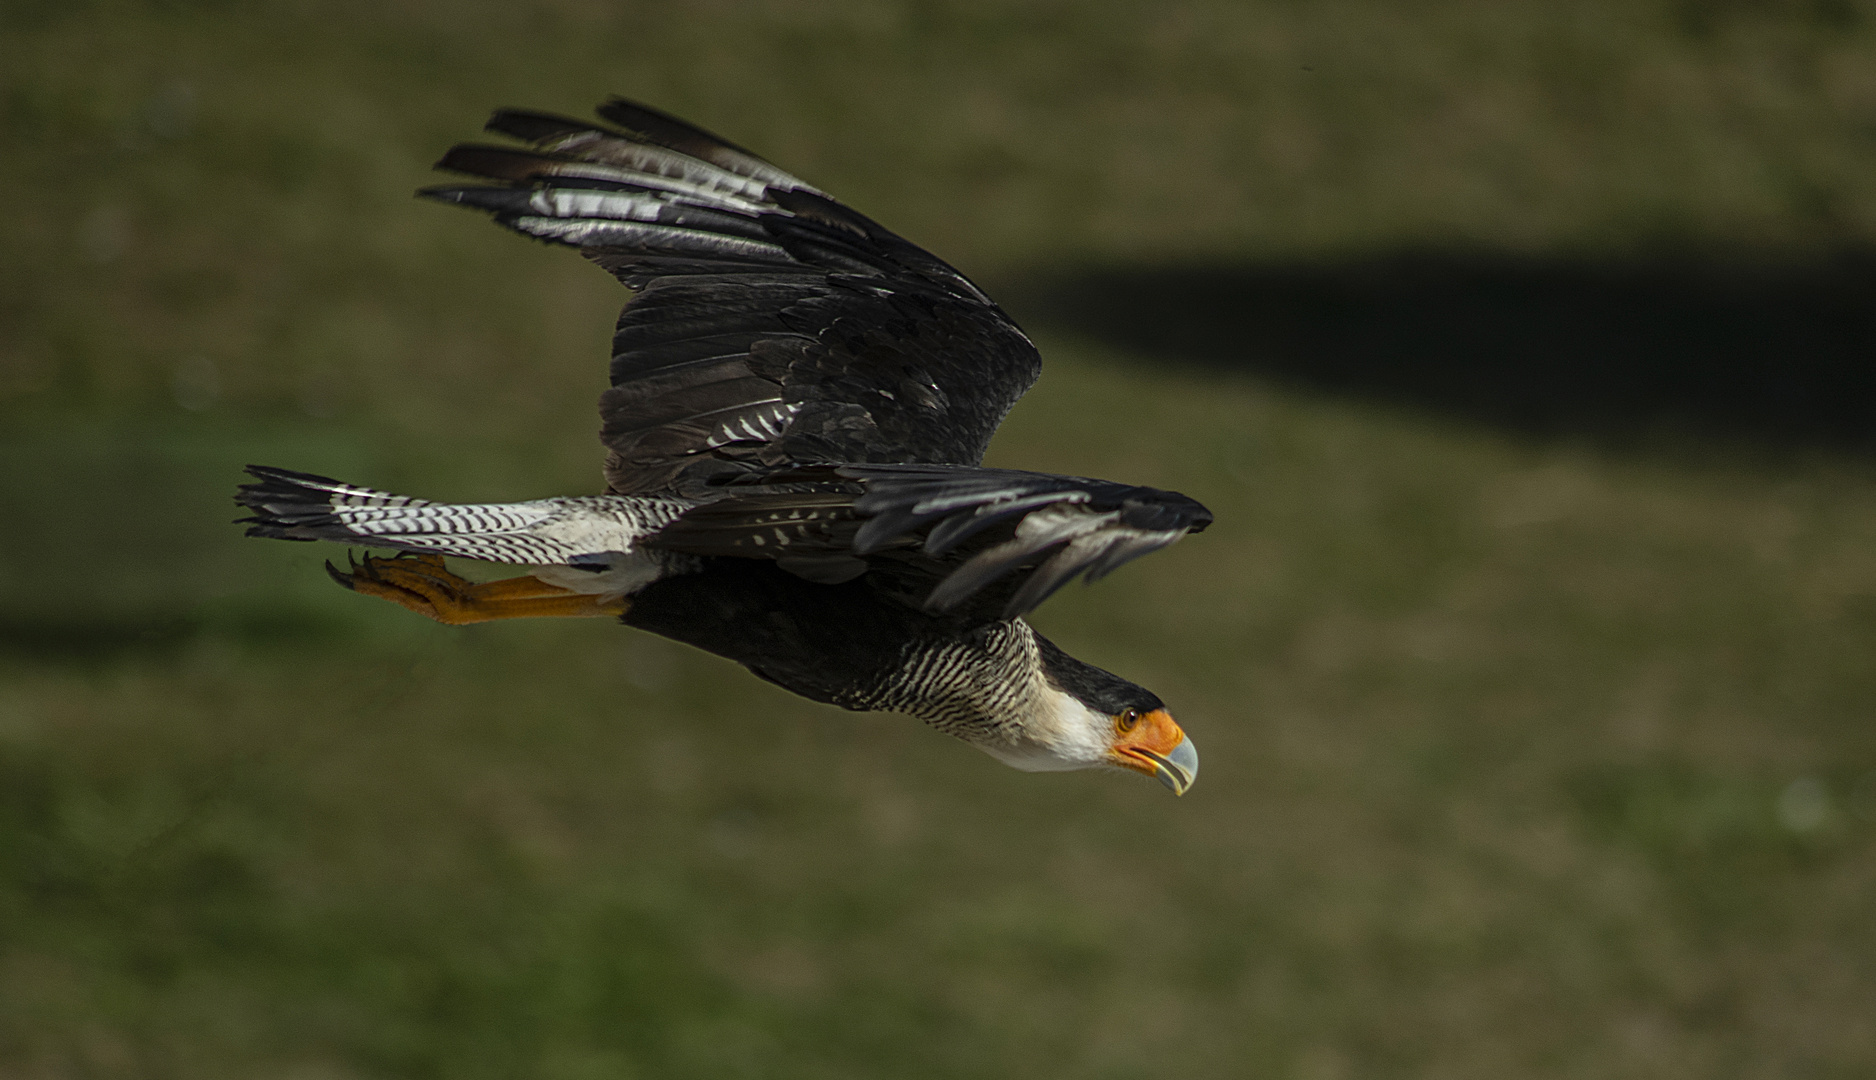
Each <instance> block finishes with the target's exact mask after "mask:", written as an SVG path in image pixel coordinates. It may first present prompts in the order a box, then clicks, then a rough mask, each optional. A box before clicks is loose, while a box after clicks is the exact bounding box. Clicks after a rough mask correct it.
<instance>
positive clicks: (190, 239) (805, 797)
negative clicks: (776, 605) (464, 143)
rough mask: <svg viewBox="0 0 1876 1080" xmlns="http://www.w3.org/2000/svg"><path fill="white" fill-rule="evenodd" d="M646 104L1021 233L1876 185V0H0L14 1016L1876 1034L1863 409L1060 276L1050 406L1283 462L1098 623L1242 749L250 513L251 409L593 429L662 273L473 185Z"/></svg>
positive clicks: (434, 433) (923, 1032)
mask: <svg viewBox="0 0 1876 1080" xmlns="http://www.w3.org/2000/svg"><path fill="white" fill-rule="evenodd" d="M611 92H619V93H625V94H629V95H632V96H635V97H638V98H641V99H644V100H647V101H650V102H653V103H656V104H658V105H660V106H662V107H664V108H667V109H670V110H672V111H675V112H678V113H679V114H681V115H684V116H687V117H690V118H693V119H695V120H696V121H698V122H700V123H702V124H704V125H705V126H708V127H711V128H713V129H715V130H718V131H720V132H722V133H723V134H724V135H726V136H727V137H729V138H731V139H733V140H735V141H737V142H740V143H742V144H744V145H747V146H750V147H751V148H752V149H754V150H755V151H757V152H758V153H762V154H764V155H766V156H768V157H770V158H772V159H773V160H775V161H777V162H778V163H780V164H781V165H783V166H784V167H786V168H788V169H791V170H793V171H795V172H797V173H799V174H800V175H802V176H804V177H806V178H807V179H809V180H810V181H811V182H813V183H815V184H817V185H820V186H822V187H824V188H826V189H827V190H830V191H832V192H835V193H836V194H838V195H840V196H842V197H843V198H845V199H847V200H848V201H850V202H852V203H853V204H854V205H855V206H857V207H858V208H860V209H861V210H863V211H864V212H867V213H869V214H871V215H873V216H875V217H877V218H879V219H881V220H882V221H884V222H886V223H887V224H888V225H890V226H892V227H895V228H897V229H899V230H901V231H902V232H904V233H905V234H906V235H907V236H909V237H911V238H912V239H914V240H916V241H919V242H922V243H925V244H927V245H928V246H930V247H932V248H933V249H934V250H936V251H937V252H939V253H940V254H941V255H943V256H944V257H946V258H947V259H949V260H951V261H953V262H955V263H956V264H958V265H959V266H961V267H962V268H964V269H965V270H966V271H967V272H969V273H972V274H973V275H975V276H977V277H978V278H979V279H980V280H983V281H985V282H987V283H990V284H992V285H995V284H997V283H999V282H1007V283H1011V284H1012V285H1013V286H1015V285H1020V284H1021V283H1022V282H1023V281H1024V280H1027V279H1028V278H1029V277H1033V276H1034V275H1036V274H1039V273H1045V272H1047V271H1049V270H1050V268H1055V267H1064V268H1073V267H1077V266H1081V265H1086V264H1089V263H1095V262H1101V263H1107V264H1112V263H1114V262H1116V261H1122V260H1140V261H1141V262H1143V263H1151V262H1154V261H1156V260H1160V261H1163V260H1191V259H1198V260H1204V259H1212V260H1224V261H1241V262H1256V261H1258V260H1288V261H1292V262H1294V261H1298V260H1301V261H1304V262H1307V261H1309V260H1331V259H1337V258H1343V257H1363V256H1367V255H1371V254H1379V255H1385V254H1387V253H1389V252H1392V251H1396V250H1412V249H1421V248H1428V247H1434V248H1455V249H1463V250H1478V251H1488V252H1502V253H1511V254H1516V255H1518V256H1520V257H1528V258H1535V259H1543V258H1552V257H1555V258H1570V259H1577V260H1582V259H1592V260H1593V259H1612V260H1620V259H1625V258H1634V257H1638V256H1647V255H1650V254H1651V253H1655V252H1658V251H1663V250H1674V251H1683V250H1688V249H1690V248H1703V247H1710V248H1714V249H1725V250H1728V251H1731V252H1735V253H1737V252H1746V253H1748V254H1749V255H1751V256H1752V257H1754V258H1763V259H1765V260H1768V261H1783V262H1788V263H1789V262H1797V263H1803V262H1804V261H1806V260H1815V259H1822V258H1826V257H1829V256H1830V255H1832V254H1833V253H1834V252H1838V251H1841V250H1844V249H1856V248H1867V247H1868V246H1869V245H1872V244H1876V7H1872V6H1871V5H1870V4H1869V3H1867V2H1862V0H1724V2H1721V0H1712V2H1700V0H1675V2H1668V0H1650V2H1640V3H1633V2H1632V3H1615V2H1610V0H1593V2H1589V3H1582V4H1566V3H1548V4H1546V3H1536V2H1520V0H1491V2H1486V0H1479V2H1466V0H1444V2H1431V3H1421V4H1389V3H1384V2H1380V0H1321V2H1313V3H1308V4H1304V3H1296V2H1289V0H1281V2H1278V0H1272V2H1266V3H1258V4H1231V3H1225V2H1216V3H1167V4H1154V5H1145V4H1141V5H1118V4H1115V5H1102V4H1072V5H1071V4H1047V3H1034V4H1022V5H1003V4H993V3H988V2H985V3H946V2H929V3H918V4H907V5H886V4H869V3H825V4H790V3H780V2H775V3H757V4H748V5H740V4H714V3H711V4H704V3H697V4H668V5H654V4H624V3H599V2H593V0H532V2H529V0H509V2H504V3H460V4H429V3H421V2H418V0H380V2H377V3H371V4H365V3H344V2H317V0H304V2H289V0H278V2H258V0H257V2H254V3H235V2H224V3H211V2H200V3H191V2H187V0H167V2H161V3H155V2H153V3H150V4H147V5H137V4H130V3H112V2H105V0H96V2H86V0H60V2H52V0H7V2H5V3H4V4H0V195H4V198H3V199H0V207H4V208H3V209H0V252H3V253H4V258H0V462H3V463H4V468H0V511H4V514H5V518H6V521H5V524H4V527H0V1077H6V1078H9V1080H11V1078H15V1077H17V1078H20V1080H55V1078H56V1080H65V1078H107V1077H108V1078H117V1077H125V1078H152V1080H155V1078H179V1080H180V1078H190V1080H194V1078H219V1077H253V1076H275V1077H285V1078H292V1080H340V1078H351V1077H361V1078H363V1077H370V1078H376V1077H464V1078H484V1077H486V1078H536V1077H538V1078H543V1080H581V1078H601V1077H605V1078H613V1077H711V1078H718V1077H797V1076H799V1077H841V1076H851V1077H876V1076H892V1077H901V1076H903V1077H1087V1078H1101V1080H1120V1078H1132V1077H1140V1078H1145V1077H1162V1076H1193V1077H1283V1078H1291V1077H1294V1078H1298V1080H1340V1078H1358V1077H1441V1078H1451V1077H1462V1078H1463V1077H1474V1078H1481V1080H1484V1078H1492V1080H1499V1078H1504V1077H1634V1078H1648V1080H1672V1078H1681V1077H1686V1078H1695V1077H1700V1078H1706V1077H1755V1078H1756V1077H1766V1078H1772V1077H1844V1078H1849V1077H1860V1076H1869V1075H1872V1074H1873V1073H1876V918H1872V916H1876V722H1873V721H1876V475H1873V472H1872V469H1871V467H1870V462H1869V459H1868V458H1867V457H1856V456H1847V455H1837V456H1833V455H1831V454H1828V453H1824V452H1821V451H1791V452H1785V451H1779V450H1776V449H1767V448H1765V447H1761V446H1757V445H1754V444H1749V443H1748V444H1737V443H1728V442H1726V441H1724V440H1719V441H1708V442H1684V443H1676V442H1672V441H1669V442H1665V443H1663V442H1658V441H1657V442H1649V441H1647V440H1643V442H1644V444H1645V445H1642V446H1640V447H1639V448H1638V447H1634V446H1630V447H1628V448H1620V447H1612V446H1610V445H1607V444H1605V443H1602V442H1598V441H1593V440H1586V439H1574V438H1569V437H1549V438H1537V437H1531V436H1528V435H1520V434H1517V433H1515V432H1511V431H1507V430H1500V429H1494V428H1490V427H1486V426H1481V425H1477V424H1471V423H1467V422H1463V421H1458V420H1454V419H1451V418H1448V417H1443V416H1441V415H1439V414H1435V413H1428V412H1420V411H1413V410H1407V409H1399V408H1391V407H1388V406H1385V405H1380V404H1375V403H1373V402H1366V403H1364V402H1361V401H1353V400H1349V399H1345V398H1340V397H1334V396H1328V395H1322V394H1313V393H1305V392H1302V391H1298V390H1295V389H1286V388H1284V387H1283V386H1280V385H1277V384H1273V383H1267V382H1263V381H1259V380H1257V379H1254V378H1252V377H1249V376H1245V375H1242V374H1230V373H1224V372H1210V373H1208V372H1204V371H1199V370H1194V369H1192V368H1189V367H1178V366H1174V365H1172V364H1170V363H1168V362H1165V361H1164V360H1163V359H1162V358H1160V357H1157V356H1155V355H1151V354H1150V353H1146V352H1142V353H1139V354H1134V353H1129V352H1125V351H1122V350H1119V349H1116V348H1114V347H1112V346H1110V345H1103V344H1101V343H1099V342H1098V341H1096V340H1095V339H1093V338H1091V337H1087V336H1077V335H1076V334H1075V333H1074V332H1073V331H1072V328H1050V327H1038V328H1037V329H1038V337H1039V339H1040V341H1041V344H1042V345H1043V348H1044V353H1045V356H1046V357H1047V361H1048V367H1047V374H1046V375H1045V377H1044V379H1043V381H1042V382H1041V383H1040V384H1039V385H1038V387H1037V388H1036V390H1035V391H1033V392H1032V393H1031V395H1030V396H1029V397H1028V398H1027V399H1025V401H1024V402H1023V404H1021V405H1020V406H1019V407H1018V408H1017V409H1016V411H1015V412H1014V413H1013V414H1012V416H1011V418H1010V421H1009V423H1008V425H1007V426H1006V427H1005V429H1004V431H1003V433H1002V434H1001V435H1000V436H999V440H998V442H997V444H996V446H995V448H994V449H993V451H992V459H993V461H994V462H996V463H1002V464H1010V465H1020V466H1023V467H1029V468H1037V469H1046V470H1058V471H1063V472H1070V473H1078V474H1085V475H1093V476H1108V477H1113V478H1116V479H1123V480H1127V481H1131V482H1135V483H1145V484H1153V485H1157V486H1162V487H1168V488H1174V489H1177V490H1182V491H1185V492H1187V493H1190V494H1192V495H1194V496H1196V497H1198V498H1200V499H1202V500H1203V501H1205V502H1206V503H1208V504H1209V505H1210V506H1211V507H1212V508H1213V509H1214V511H1215V512H1216V513H1217V516H1218V524H1217V525H1216V526H1215V527H1213V529H1212V530H1210V531H1209V532H1207V533H1206V534H1205V535H1203V536H1201V537H1198V538H1194V539H1193V540H1190V541H1188V542H1186V543H1183V544H1181V545H1179V546H1177V547H1175V548H1174V549H1172V550H1171V551H1169V552H1167V553H1165V554H1162V555H1158V556H1155V557H1154V558H1152V559H1149V560H1144V561H1142V562H1140V563H1137V564H1134V565H1132V566H1130V567H1128V568H1127V569H1126V570H1124V571H1122V572H1121V573H1120V574H1118V575H1117V576H1115V577H1114V578H1112V579H1110V580H1108V581H1106V582H1103V583H1102V584H1101V585H1100V586H1099V587H1098V588H1095V589H1088V590H1081V589H1073V590H1069V591H1068V592H1066V593H1064V594H1063V595H1062V596H1061V597H1059V598H1058V599H1056V600H1054V601H1052V602H1051V603H1050V605H1049V606H1047V607H1046V608H1044V609H1043V611H1042V612H1041V613H1040V614H1039V615H1038V617H1037V619H1036V622H1037V624H1038V625H1039V626H1040V627H1041V628H1042V629H1043V630H1044V631H1046V632H1047V633H1049V634H1050V635H1051V636H1053V637H1055V638H1056V639H1057V640H1058V641H1060V642H1061V643H1062V644H1063V645H1064V646H1065V647H1067V648H1069V649H1070V650H1071V651H1073V652H1075V653H1077V654H1078V655H1080V656H1083V657H1085V658H1087V659H1088V660H1090V661H1093V662H1096V663H1099V664H1102V665H1104V666H1107V667H1111V668H1113V669H1115V670H1117V671H1120V672H1122V673H1125V674H1127V675H1129V676H1131V677H1133V678H1135V679H1136V680H1138V681H1140V682H1143V683H1145V684H1147V685H1149V686H1151V687H1152V688H1153V689H1155V690H1156V691H1157V692H1158V693H1160V694H1161V695H1162V696H1163V697H1165V698H1166V699H1167V700H1168V701H1169V702H1171V703H1172V706H1173V708H1174V710H1175V712H1176V714H1177V715H1178V716H1179V717H1180V718H1181V720H1182V721H1183V722H1184V724H1185V726H1186V727H1187V729H1188V730H1189V731H1190V732H1192V734H1193V736H1194V738H1195V740H1196V741H1197V743H1198V744H1199V745H1200V747H1201V748H1202V749H1203V753H1204V762H1205V769H1204V776H1203V778H1202V780H1201V781H1200V783H1199V784H1198V785H1197V786H1196V787H1195V788H1194V790H1193V792H1192V793H1191V794H1190V795H1189V796H1187V797H1185V798H1184V799H1181V800H1176V801H1175V800H1173V799H1171V798H1170V797H1168V796H1167V794H1166V793H1165V792H1164V791H1163V790H1161V789H1160V788H1159V787H1158V786H1157V785H1154V784H1151V783H1149V782H1146V781H1143V780H1141V779H1139V778H1133V777H1123V776H1118V775H1094V774H1074V775H1045V776H1030V775H1023V774H1019V773H1016V772H1014V771H1011V770H1008V769H1005V768H1003V767H1001V766H999V765H997V764H995V763H994V762H992V761H991V760H990V759H988V758H985V757H983V756H981V755H979V754H977V753H976V752H975V751H972V750H970V749H968V748H967V747H965V746H963V745H962V744H959V743H957V742H955V741H953V740H949V739H946V738H944V737H942V736H940V735H937V734H935V733H932V732H930V731H927V730H925V729H923V728H921V727H920V726H919V725H918V724H916V723H915V722H912V721H908V720H904V719H902V718H896V717H890V716H855V715H851V714H846V713H842V712H839V711H837V710H832V709H827V708H822V707H819V706H815V705H812V704H810V703H807V702H804V701H801V700H798V699H795V698H792V697H790V696H787V695H785V694H783V693H781V692H780V691H778V690H775V689H773V688H771V687H769V686H767V685H765V684H763V683H760V682H759V681H757V680H756V679H754V678H753V677H750V676H748V675H746V674H744V673H743V672H741V671H740V669H737V668H735V667H734V666H733V665H729V664H727V663H723V662H720V661H717V660H715V659H713V658H710V657H706V656H702V655H700V654H696V653H694V652H690V651H687V650H685V649H683V648H681V647H679V646H676V645H672V644H670V643H667V642H663V641H660V640H657V639H653V638H649V637H647V636H644V635H640V634H636V633H634V632H628V631H625V630H621V629H617V628H612V627H608V626H607V625H605V624H604V623H601V622H597V621H590V622H587V621H583V622H568V623H564V624H556V623H541V624H525V623H518V624H494V625H489V626H482V627H471V628H466V629H453V630H452V629H447V628H442V627H438V626H434V625H432V624H429V623H426V622H423V621H422V620H418V619H416V618H414V617H411V616H408V615H406V614H405V613H403V612H400V611H396V610H392V609H390V608H389V606H388V605H382V604H377V603H373V602H371V601H368V600H366V599H363V598H360V597H357V596H354V595H351V594H348V593H344V592H342V591H341V590H339V589H336V588H334V587H333V586H332V585H331V584H330V583H329V582H328V581H327V580H326V579H325V576H324V574H323V573H322V572H321V571H320V569H319V564H320V561H321V559H323V558H326V557H330V556H333V555H336V554H337V551H336V549H332V550H313V549H312V547H311V546H305V545H287V544H263V543H259V542H253V541H244V540H243V539H242V538H241V537H240V535H239V530H238V529H237V528H235V527H233V526H231V525H230V524H228V522H229V520H230V519H231V518H233V517H234V516H235V513H234V508H233V507H232V505H231V503H230V502H229V498H228V496H229V493H230V491H231V489H232V487H233V485H234V484H235V483H236V482H237V481H238V479H239V473H238V469H239V466H240V465H242V464H244V463H247V462H250V461H258V462H265V463H271V464H279V465H285V466H288V467H293V468H301V469H308V470H313V471H319V472H325V473H329V474H332V475H337V476H341V477H345V478H347V479H351V480H356V481H359V482H362V483H368V484H373V485H376V486H380V487H387V488H392V489H396V490H400V491H408V492H410V493H412V494H419V495H424V496H427V497H431V498H442V499H476V500H482V499H500V498H520V497H531V496H536V495H542V494H550V493H572V492H586V491H591V490H593V489H594V488H595V486H596V484H597V482H598V476H597V454H596V441H595V438H594V427H595V421H594V415H593V401H594V398H595V396H596V393H597V390H598V389H599V387H600V384H601V381H602V378H603V372H604V357H605V355H606V352H607V350H606V343H607V339H608V335H609V331H610V326H611V322H612V319H613V317H614V315H615V313H616V308H617V305H618V303H619V301H620V299H621V293H620V292H619V290H618V289H617V287H616V286H615V285H614V284H613V283H612V282H611V281H610V280H609V279H608V278H606V276H605V275H603V274H602V273H600V272H598V271H596V270H594V269H592V268H591V267H589V266H586V265H585V264H584V263H582V262H581V260H579V259H578V258H576V257H574V256H572V255H571V254H570V253H568V252H566V251H561V250H552V249H549V248H546V247H544V246H541V245H535V244H530V243H527V242H525V241H523V240H521V239H520V238H518V237H514V236H511V235H507V234H504V233H503V232H501V231H500V230H497V229H494V228H492V227H490V226H489V225H487V224H486V223H484V222H482V221H480V220H477V219H476V218H475V217H473V216H470V215H466V214H462V213H458V212H452V211H451V210H449V209H447V208H444V207H438V206H433V205H428V204H420V203H417V202H414V201H412V200H411V199H410V197H409V192H410V191H411V189H413V188H414V187H416V186H418V185H420V184H424V183H427V182H430V176H429V174H428V173H427V171H426V170H427V166H428V163H429V162H430V161H431V160H433V159H434V158H435V157H436V156H437V155H438V154H439V152H440V151H441V150H442V149H443V148H444V147H446V146H447V145H449V144H450V143H451V142H453V141H456V140H458V139H462V138H465V137H468V136H472V135H473V134H474V133H475V131H476V128H477V126H478V124H479V122H480V120H481V117H482V115H483V114H484V112H485V111H486V110H487V109H489V108H491V107H493V106H496V105H503V104H518V105H529V106H534V107H539V108H545V109H551V110H556V111H561V112H570V113H576V114H583V113H584V112H585V110H586V109H587V108H588V107H589V106H590V105H591V104H592V103H593V102H595V101H597V100H599V99H600V98H601V97H603V96H604V95H605V94H607V93H611ZM1113 302H1114V303H1116V304H1120V303H1125V302H1126V297H1125V296H1116V297H1114V298H1113ZM1018 314H1019V315H1020V314H1021V312H1020V311H1019V312H1018Z"/></svg>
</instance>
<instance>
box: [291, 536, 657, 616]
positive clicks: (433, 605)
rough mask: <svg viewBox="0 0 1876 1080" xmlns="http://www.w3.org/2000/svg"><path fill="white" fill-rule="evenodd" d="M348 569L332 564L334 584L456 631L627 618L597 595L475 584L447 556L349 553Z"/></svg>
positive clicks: (520, 581)
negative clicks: (472, 626) (512, 622)
mask: <svg viewBox="0 0 1876 1080" xmlns="http://www.w3.org/2000/svg"><path fill="white" fill-rule="evenodd" d="M345 561H346V563H347V564H348V566H349V569H347V570H340V569H339V568H338V567H336V566H334V565H332V564H331V563H327V564H326V573H328V574H331V575H332V580H334V581H336V582H338V583H339V584H341V585H343V586H345V587H346V588H348V589H351V590H352V591H354V592H361V593H364V594H365V595H367V596H376V597H379V598H380V599H384V600H389V601H391V602H392V603H393V604H397V605H398V606H400V607H406V608H409V609H410V610H412V611H414V612H416V613H417V614H419V615H422V616H424V617H426V618H431V619H435V620H436V621H437V622H440V623H446V624H448V625H450V626H462V625H464V624H466V623H479V622H488V621H490V620H491V619H579V618H596V617H599V616H618V615H623V614H625V609H626V601H625V600H624V599H623V598H621V597H617V596H592V595H589V594H587V593H576V592H573V591H572V590H570V589H563V588H561V587H560V586H558V585H549V584H548V583H547V582H545V581H541V580H540V579H538V578H534V577H516V578H504V579H502V580H501V581H488V582H474V581H470V580H469V579H468V578H464V577H458V576H457V575H455V574H453V573H451V572H450V570H449V567H448V565H447V564H445V563H444V562H443V557H442V556H441V555H429V554H415V553H406V554H402V555H396V556H393V557H391V558H388V559H381V558H376V557H374V556H371V555H367V556H365V559H364V561H363V562H356V561H354V560H353V559H352V556H351V553H349V552H348V553H346V557H345Z"/></svg>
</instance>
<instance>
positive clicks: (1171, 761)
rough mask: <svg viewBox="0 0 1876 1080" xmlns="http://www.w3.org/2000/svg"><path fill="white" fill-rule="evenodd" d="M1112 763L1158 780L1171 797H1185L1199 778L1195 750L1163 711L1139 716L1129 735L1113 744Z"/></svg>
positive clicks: (1189, 740) (1159, 710) (1196, 749)
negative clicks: (1169, 790)
mask: <svg viewBox="0 0 1876 1080" xmlns="http://www.w3.org/2000/svg"><path fill="white" fill-rule="evenodd" d="M1112 760H1113V762H1114V764H1116V765H1119V766H1120V767H1121V768H1123V769H1131V770H1132V771H1134V772H1139V773H1145V774H1147V775H1148V776H1153V777H1157V778H1158V779H1159V782H1160V783H1162V784H1165V785H1166V786H1167V787H1169V788H1171V789H1172V793H1173V794H1174V795H1184V794H1185V793H1186V789H1187V788H1189V787H1191V786H1192V781H1194V780H1197V779H1198V777H1199V752H1198V748H1197V747H1195V746H1193V745H1192V740H1191V739H1188V738H1186V733H1185V732H1184V731H1182V730H1181V729H1180V727H1179V725H1178V724H1176V723H1174V722H1173V718H1172V715H1171V714H1169V713H1168V712H1167V711H1166V710H1165V709H1155V710H1153V711H1152V712H1150V713H1147V714H1146V715H1145V716H1142V717H1141V718H1140V723H1139V724H1138V725H1136V726H1135V727H1134V729H1133V730H1132V731H1130V732H1128V733H1127V734H1126V735H1123V736H1121V737H1120V738H1119V739H1118V740H1116V741H1115V743H1114V750H1113V757H1112Z"/></svg>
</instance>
